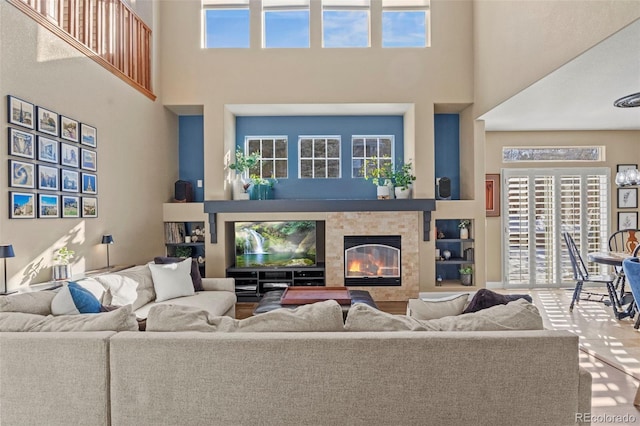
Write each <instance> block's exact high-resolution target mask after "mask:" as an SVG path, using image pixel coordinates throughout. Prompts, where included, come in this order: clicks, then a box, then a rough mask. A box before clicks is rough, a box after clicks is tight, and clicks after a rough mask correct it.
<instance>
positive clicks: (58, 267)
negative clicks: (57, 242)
mask: <svg viewBox="0 0 640 426" xmlns="http://www.w3.org/2000/svg"><path fill="white" fill-rule="evenodd" d="M75 253H76V252H75V251H73V250H69V249H68V248H67V247H66V246H64V247H62V248H60V249H58V250H57V251H56V253H55V254H54V256H53V261H54V262H56V264H54V265H53V279H54V280H56V281H58V280H67V279H69V278H71V265H70V264H69V262H71V259H73V255H74V254H75Z"/></svg>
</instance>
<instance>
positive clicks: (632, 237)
mask: <svg viewBox="0 0 640 426" xmlns="http://www.w3.org/2000/svg"><path fill="white" fill-rule="evenodd" d="M628 232H629V238H628V239H627V242H626V243H624V245H625V248H626V249H627V253H633V250H635V248H636V247H638V239H637V238H636V231H635V230H633V231H628Z"/></svg>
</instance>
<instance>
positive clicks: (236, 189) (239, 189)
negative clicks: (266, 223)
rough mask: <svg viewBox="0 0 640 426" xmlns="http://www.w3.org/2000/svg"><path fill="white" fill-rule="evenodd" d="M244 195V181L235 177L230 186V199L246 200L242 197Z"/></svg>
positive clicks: (237, 176) (239, 177) (240, 177)
mask: <svg viewBox="0 0 640 426" xmlns="http://www.w3.org/2000/svg"><path fill="white" fill-rule="evenodd" d="M244 194H246V192H245V190H244V180H243V179H242V176H240V175H236V177H235V179H234V180H233V182H232V184H231V198H233V199H234V200H246V199H247V198H245V197H244Z"/></svg>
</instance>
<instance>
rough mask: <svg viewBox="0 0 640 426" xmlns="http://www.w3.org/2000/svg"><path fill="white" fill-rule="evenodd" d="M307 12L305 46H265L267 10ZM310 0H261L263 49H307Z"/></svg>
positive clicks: (310, 18) (310, 17) (309, 40)
mask: <svg viewBox="0 0 640 426" xmlns="http://www.w3.org/2000/svg"><path fill="white" fill-rule="evenodd" d="M301 10H306V11H307V12H309V33H308V34H307V37H308V39H307V40H308V42H309V43H308V44H309V45H308V46H306V47H280V46H278V47H268V46H267V13H269V12H299V11H301ZM312 19H313V17H312V16H311V0H262V48H263V49H309V48H310V47H311V25H312V24H311V20H312Z"/></svg>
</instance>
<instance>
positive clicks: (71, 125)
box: [60, 115, 80, 142]
mask: <svg viewBox="0 0 640 426" xmlns="http://www.w3.org/2000/svg"><path fill="white" fill-rule="evenodd" d="M79 127H80V123H78V122H77V121H76V120H73V119H71V118H69V117H65V116H64V115H61V116H60V137H61V138H62V139H66V140H68V141H71V142H78V141H79V140H80V136H79V133H78V132H79V130H80V129H79Z"/></svg>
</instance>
